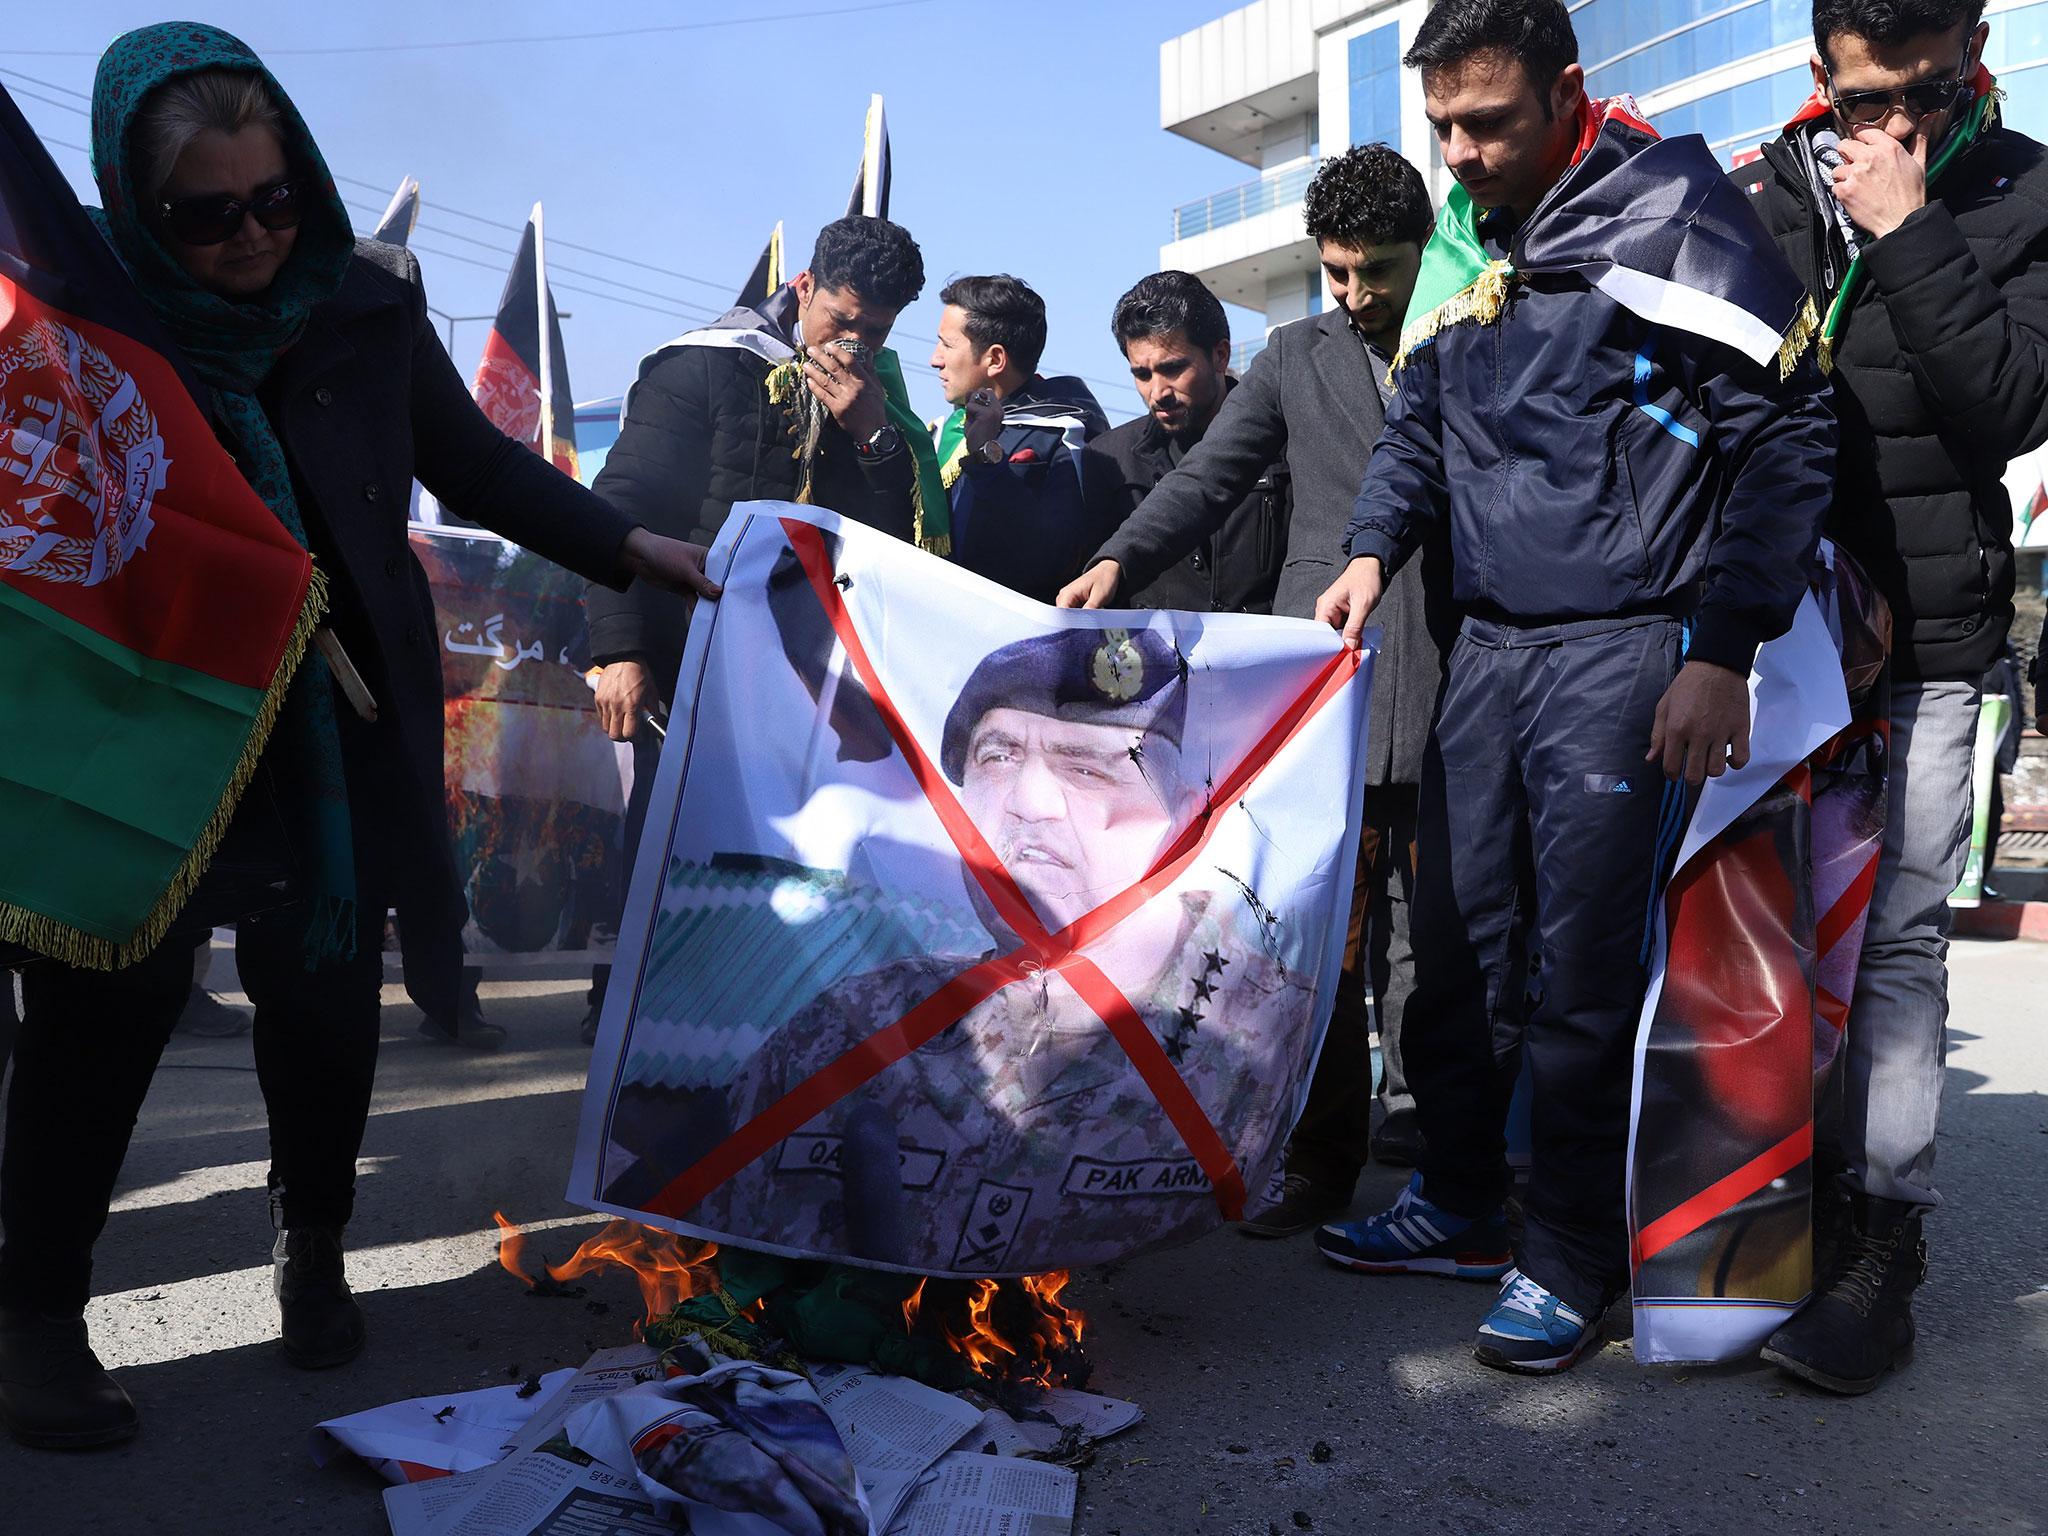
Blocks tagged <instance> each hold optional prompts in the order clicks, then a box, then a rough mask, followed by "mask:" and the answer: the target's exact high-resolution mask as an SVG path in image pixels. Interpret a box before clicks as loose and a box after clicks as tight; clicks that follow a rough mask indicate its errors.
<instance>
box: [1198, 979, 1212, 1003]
mask: <svg viewBox="0 0 2048 1536" xmlns="http://www.w3.org/2000/svg"><path fill="white" fill-rule="evenodd" d="M1194 982H1195V1001H1196V1002H1198V1003H1206V1002H1208V1001H1209V999H1210V998H1212V997H1214V996H1215V995H1216V983H1215V982H1213V981H1211V980H1210V979H1209V978H1208V977H1207V976H1206V975H1204V976H1197V977H1195V978H1194Z"/></svg>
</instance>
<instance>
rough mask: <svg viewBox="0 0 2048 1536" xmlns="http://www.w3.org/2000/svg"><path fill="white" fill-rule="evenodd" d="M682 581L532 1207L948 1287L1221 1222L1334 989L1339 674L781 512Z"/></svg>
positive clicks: (1348, 676) (1266, 624) (1228, 634)
mask: <svg viewBox="0 0 2048 1536" xmlns="http://www.w3.org/2000/svg"><path fill="white" fill-rule="evenodd" d="M712 569H713V571H714V572H715V573H719V574H720V575H721V579H722V580H723V581H724V583H725V587H726V596H725V598H724V599H723V600H722V601H720V602H719V603H717V604H716V605H711V606H707V607H705V608H702V609H700V610H699V614H698V619H697V622H696V623H695V624H694V625H693V626H692V628H691V634H690V650H689V654H688V657H687V658H686V660H685V662H684V665H683V669H682V675H681V680H680V682H679V685H678V689H677V700H678V708H677V710H676V724H675V726H674V727H673V728H672V730H671V731H670V734H669V737H668V741H667V745H666V747H665V749H664V751H663V755H662V767H661V777H660V778H659V780H658V781H657V783H656V786H655V789H654V800H653V804H654V810H653V812H652V814H651V815H650V816H649V819H648V831H647V835H646V837H645V838H644V840H643V842H642V846H641V849H640V855H639V859H638V862H637V865H636V868H635V871H634V879H633V888H632V896H631V898H630V900H629V902H628V905H627V916H626V923H625V934H626V936H627V937H626V938H625V939H624V940H623V941H622V945H621V950H620V959H619V967H618V969H616V970H615V971H614V980H613V989H612V992H611V994H610V997H609V998H608V1000H607V1006H606V1013H605V1018H604V1025H603V1030H602V1033H601V1034H600V1037H599V1040H598V1045H597V1050H596V1052H595V1054H594V1055H593V1057H592V1060H591V1076H590V1081H589V1086H588V1089H587V1091H586V1093H585V1098H584V1116H583V1127H582V1133H581V1136H580V1138H579V1141H578V1147H577V1157H576V1165H575V1170H574V1173H573V1175H572V1181H571V1185H570V1190H569V1198H570V1199H571V1200H574V1201H576V1202H578V1203H580V1204H584V1205H588V1206H591V1207H593V1208H596V1209H601V1210H608V1211H612V1212H615V1213H617V1214H620V1215H623V1216H629V1217H632V1218H634V1219H636V1220H641V1221H649V1222H654V1223H657V1224H659V1225H663V1226H666V1227H669V1228H671V1229H672V1230H675V1231H678V1232H684V1233H689V1234H692V1235H696V1236H708V1237H715V1238H717V1239H719V1240H721V1241H729V1242H731V1243H733V1244H735V1245H738V1246H740V1247H744V1248H753V1249H758V1250H763V1251H767V1252H771V1253H775V1254H781V1255H785V1256H791V1257H823V1258H843V1259H850V1260H853V1261H855V1262H858V1263H862V1264H867V1265H870V1266H874V1267H878V1268H884V1269H897V1270H902V1271H908V1272H912V1273H925V1274H933V1275H946V1276H954V1277H968V1278H971V1277H976V1276H995V1275H1024V1274H1034V1273H1038V1272H1042V1271H1047V1270H1055V1269H1065V1268H1070V1267H1074V1266H1079V1265H1084V1264H1096V1263H1102V1262H1104V1261H1107V1260H1111V1259H1115V1258H1119V1257H1122V1256H1124V1255H1126V1254H1129V1253H1132V1252H1136V1251H1139V1250H1141V1249H1145V1248H1148V1247H1153V1246H1156V1245H1159V1244H1163V1243H1169V1242H1174V1241H1180V1240H1184V1239H1187V1238H1191V1237H1195V1236H1198V1235H1200V1234H1201V1233H1203V1232H1205V1231H1207V1230H1209V1229H1211V1228H1212V1227H1214V1226H1215V1225H1217V1224H1218V1222H1219V1221H1221V1220H1224V1219H1226V1218H1230V1217H1235V1216H1237V1215H1238V1214H1239V1213H1240V1212H1241V1211H1242V1210H1243V1209H1244V1207H1245V1204H1246V1197H1247V1192H1248V1191H1249V1192H1251V1194H1253V1195H1254V1196H1256V1195H1258V1194H1259V1193H1260V1192H1261V1191H1262V1190H1263V1189H1264V1188H1265V1185H1266V1180H1267V1178H1268V1176H1269V1174H1270V1173H1271V1172H1272V1170H1273V1166H1274V1164H1275V1163H1276V1162H1277V1160H1278V1157H1279V1153H1280V1149H1281V1146H1282V1144H1283V1142H1284V1141H1285V1139H1286V1136H1287V1132H1288V1130H1289V1128H1290V1127H1291V1126H1292V1124H1293V1121H1294V1118H1295V1115H1296V1112H1297V1111H1298V1110H1299V1108H1300V1100H1301V1097H1302V1093H1303V1091H1304V1085H1305V1083H1306V1080H1307V1073H1308V1069H1309V1067H1310V1065H1311V1063H1312V1062H1313V1060H1314V1057H1315V1053H1316V1050H1317V1048H1318V1046H1319V1044H1320V1032H1321V1029H1322V1022H1323V1019H1324V1017H1325V1015H1326V1014H1327V1011H1328V1000H1329V998H1330V995H1331V992H1332V989H1333V988H1334V987H1335V985H1336V976H1337V970H1338V967H1339V964H1340V962H1341V958H1342V955H1341V951H1342V948H1343V939H1344V927H1345V920H1346V911H1347V908H1346V904H1347V902H1348V899H1349V894H1350V892H1349V887H1350V880H1351V874H1352V869H1353V866H1354V864H1355V862H1356V861H1355V857H1354V855H1353V850H1354V849H1355V848H1356V846H1357V836H1358V826H1357V805H1358V794H1357V771H1358V762H1359V754H1360V752H1361V750H1362V739H1363V734H1364V729H1365V719H1366V713H1365V705H1366V691H1367V687H1368V685H1369V681H1370V664H1371V652H1370V650H1368V651H1366V652H1364V653H1351V652H1345V651H1343V650H1342V649H1341V647H1340V646H1339V644H1338V642H1337V638H1336V636H1335V635H1333V634H1331V633H1330V632H1329V631H1327V630H1323V629H1319V628H1316V627H1313V626H1310V625H1307V624H1302V623H1298V622H1290V621H1286V620H1277V619H1265V618H1251V617H1244V616H1225V617H1215V616H1201V615H1192V614H1176V613H1152V614H1142V615H1141V614H1135V613H1077V612H1057V611H1055V610H1053V609H1050V608H1046V607H1043V606H1041V605H1039V604H1036V603H1031V602H1028V601H1026V600H1024V599H1022V598H1018V597H1015V596H1013V595H1012V594H1010V593H1008V592H1005V591H1002V590H1000V589H999V588H997V587H995V586H994V585H992V584H991V583H988V582H985V581H983V580H980V579H979V578H977V577H974V576H972V575H970V574H968V573H966V572H963V571H961V570H959V569H958V568H956V567H954V566H951V565H949V564H946V563H944V562H942V561H939V560H936V559H933V558H931V557H930V556H927V555H924V554H922V553H920V552H918V551H917V550H915V549H912V548H910V547H908V546H906V545H904V544H902V543H900V542H898V541H896V540H893V539H889V538H886V537H884V536H882V535H879V534H876V533H873V532H871V531H870V530H868V529H866V528H863V527H860V526H858V525H855V524H843V523H842V522H841V521H840V520H839V519H837V518H836V517H834V516H832V515H831V514H829V513H824V512H820V511H817V510H815V509H812V508H800V507H792V506H785V505H779V504H778V505H771V504H756V505H753V506H750V507H745V508H742V509H739V510H738V512H737V515H735V516H734V517H733V518H732V519H731V520H730V521H729V522H728V523H727V525H726V532H725V534H724V535H723V537H722V538H721V540H720V542H719V547H718V550H717V551H716V557H715V558H714V560H713V562H712ZM622 977H626V978H630V984H629V985H624V986H621V985H619V980H620V978H622Z"/></svg>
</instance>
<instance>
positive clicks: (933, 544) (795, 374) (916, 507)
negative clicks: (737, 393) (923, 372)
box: [768, 358, 953, 560]
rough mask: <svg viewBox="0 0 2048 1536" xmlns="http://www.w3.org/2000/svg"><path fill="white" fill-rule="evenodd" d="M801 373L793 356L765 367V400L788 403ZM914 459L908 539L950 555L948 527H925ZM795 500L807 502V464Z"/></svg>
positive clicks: (945, 556) (920, 484) (930, 550)
mask: <svg viewBox="0 0 2048 1536" xmlns="http://www.w3.org/2000/svg"><path fill="white" fill-rule="evenodd" d="M802 376H803V364H802V363H801V362H799V361H798V360H796V359H795V358H792V359H791V360H790V361H788V362H786V363H781V364H778V365H777V366H775V367H773V368H771V369H769V370H768V403H769V404H770V405H787V404H789V402H790V401H792V400H794V399H795V398H796V392H797V388H798V382H799V380H800V379H801V378H802ZM892 425H896V430H897V431H899V432H901V431H902V430H903V428H902V426H901V425H899V424H895V423H893V422H892ZM909 446H910V445H909V443H908V442H906V443H905V444H904V447H905V449H906V450H908V449H909ZM802 453H803V449H802V448H801V447H799V448H798V449H797V450H796V452H795V453H794V454H792V455H791V457H792V458H796V457H800V456H801V455H802ZM915 460H916V455H915V453H914V452H913V453H912V474H911V481H910V505H911V514H912V520H911V530H910V533H911V539H912V541H913V542H914V543H915V544H916V545H917V547H918V548H919V549H921V550H923V551H924V552H925V553H926V554H928V555H937V556H938V557H939V558H940V559H941V560H945V559H950V558H951V557H952V554H953V535H952V531H951V529H950V528H949V529H948V530H947V531H946V532H944V533H932V532H930V531H928V530H929V525H930V520H929V519H928V518H927V517H926V515H925V505H924V477H923V476H922V475H920V474H917V473H916V463H915ZM945 484H946V487H947V488H948V489H949V490H950V489H951V488H952V482H951V481H950V480H949V481H946V482H945ZM797 500H798V501H799V502H801V503H803V504H805V505H806V506H808V505H809V504H810V500H811V486H810V471H809V466H806V467H805V473H804V484H803V486H802V488H801V489H800V490H799V491H798V493H797Z"/></svg>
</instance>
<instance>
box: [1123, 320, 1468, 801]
mask: <svg viewBox="0 0 2048 1536" xmlns="http://www.w3.org/2000/svg"><path fill="white" fill-rule="evenodd" d="M1375 366H1376V364H1375V363H1374V361H1373V360H1372V359H1371V358H1370V357H1369V356H1368V355H1367V353H1366V350H1365V348H1364V347H1363V346H1362V345H1361V344H1360V342H1359V340H1358V337H1357V335H1356V334H1354V333H1353V331H1352V329H1351V326H1350V323H1349V322H1348V321H1347V320H1346V319H1345V317H1344V312H1343V311H1342V310H1341V309H1333V310H1326V311H1324V312H1323V313H1322V314H1319V315H1310V316H1309V317H1308V318H1307V319H1305V320H1296V321H1294V322H1293V323H1292V324H1289V325H1283V326H1281V327H1280V328H1279V329H1278V330H1277V331H1275V332H1273V334H1272V336H1271V337H1270V338H1268V340H1267V342H1266V346H1265V349H1264V350H1263V351H1262V352H1260V353H1259V355H1258V356H1257V357H1255V358H1253V359H1252V363H1251V367H1249V368H1247V369H1246V370H1245V375H1244V378H1243V380H1242V381H1241V382H1240V383H1239V384H1238V386H1237V388H1235V389H1233V390H1232V391H1231V392H1230V395H1229V397H1228V398H1227V399H1225V400H1224V402H1223V408H1222V409H1221V410H1219V411H1218V412H1217V413H1216V419H1215V420H1214V421H1212V422H1210V423H1209V430H1208V431H1207V432H1205V433H1203V434H1202V440H1201V441H1200V442H1199V443H1197V444H1195V446H1194V447H1193V448H1192V449H1190V450H1189V452H1188V455H1187V457H1186V458H1184V459H1182V460H1181V462H1180V466H1179V467H1178V468H1177V469H1175V470H1174V471H1173V472H1172V473H1171V474H1169V475H1168V476H1167V477H1166V478H1165V479H1163V480H1161V481H1160V482H1159V486H1158V488H1157V489H1156V490H1154V491H1153V492H1152V494H1151V495H1150V496H1147V497H1146V498H1145V501H1144V504H1143V505H1142V506H1140V507H1139V508H1138V510H1137V511H1136V512H1134V513H1132V514H1131V517H1130V519H1129V521H1127V522H1126V523H1125V524H1124V525H1123V527H1121V528H1119V529H1118V530H1117V531H1116V533H1115V534H1114V535H1113V536H1112V537H1111V538H1110V540H1109V542H1108V543H1106V544H1104V545H1103V546H1102V548H1101V549H1100V550H1099V551H1098V552H1097V556H1098V558H1100V559H1106V560H1114V561H1116V562H1117V563H1118V564H1120V565H1121V566H1122V567H1123V569H1124V579H1125V580H1126V582H1128V583H1129V584H1130V586H1131V587H1132V588H1133V589H1135V590H1138V591H1142V590H1144V588H1145V587H1147V586H1148V585H1150V584H1151V583H1152V582H1154V581H1156V580H1158V578H1159V576H1160V574H1161V573H1162V572H1164V571H1165V570H1167V569H1168V568H1169V567H1170V566H1172V565H1173V564H1175V563H1176V562H1178V561H1180V560H1182V559H1185V558H1186V557H1187V555H1188V553H1189V552H1190V551H1192V550H1194V549H1196V548H1198V547H1199V546H1200V544H1201V542H1202V541H1203V540H1204V539H1206V538H1209V537H1210V536H1211V535H1213V534H1214V532H1215V531H1216V530H1217V529H1218V528H1221V527H1222V526H1223V525H1224V524H1225V523H1226V522H1227V521H1228V520H1229V518H1230V515H1231V512H1232V511H1233V510H1234V509H1235V508H1236V507H1237V506H1238V504H1239V503H1240V502H1242V501H1243V499H1244V497H1245V496H1246V495H1247V494H1248V493H1249V492H1250V490H1251V488H1252V487H1253V486H1254V485H1256V484H1257V483H1258V481H1259V478H1260V476H1262V475H1264V474H1265V473H1266V471H1267V469H1268V467H1269V466H1270V465H1272V463H1273V462H1274V461H1275V460H1276V459H1285V460H1286V462H1287V468H1288V477H1289V484H1290V491H1291V499H1292V510H1291V512H1290V513H1289V515H1288V521H1287V551H1286V554H1285V555H1284V556H1283V558H1282V560H1281V566H1280V583H1279V586H1278V587H1277V588H1276V589H1275V591H1274V593H1273V612H1274V613H1276V614H1280V615H1283V616H1284V617H1287V618H1293V619H1307V618H1313V617H1314V616H1315V603H1316V599H1317V598H1318V597H1320V596H1321V595H1322V593H1323V589H1324V588H1326V587H1327V586H1329V584H1330V583H1331V582H1332V581H1333V580H1335V579H1336V576H1337V572H1338V570H1339V569H1340V568H1341V567H1342V566H1343V564H1344V525H1345V523H1346V521H1347V520H1348V519H1349V518H1350V516H1351V504H1352V501H1353V500H1354V499H1355V498H1356V497H1357V495H1358V484H1359V482H1360V481H1361V480H1362V479H1364V478H1365V464H1366V460H1367V459H1368V458H1369V457H1370V456H1371V454H1372V445H1373V441H1374V440H1375V439H1376V438H1377V437H1378V436H1379V435H1380V395H1379V386H1378V385H1377V384H1375V383H1374V382H1373V369H1374V367H1375ZM1447 572H1448V565H1447V562H1446V561H1445V559H1444V558H1443V556H1442V554H1441V553H1440V552H1439V551H1427V552H1425V554H1424V556H1423V558H1422V559H1420V560H1414V561H1410V562H1409V563H1408V565H1407V566H1406V567H1404V568H1403V569H1402V570H1401V571H1400V572H1398V573H1397V574H1396V575H1395V577H1394V579H1393V580H1392V581H1391V582H1389V583H1388V584H1387V594H1386V597H1385V598H1384V599H1383V600H1382V601H1381V603H1380V606H1379V609H1378V611H1377V612H1376V613H1375V614H1374V616H1373V622H1374V623H1375V624H1377V625H1379V626H1380V629H1381V650H1380V653H1379V655H1378V657H1377V658H1376V659H1375V661H1374V663H1373V674H1372V725H1371V727H1370V729H1369V730H1368V732H1367V736H1366V766H1365V782H1366V783H1367V784H1370V785H1381V784H1417V783H1420V782H1421V780H1422V750H1423V747H1424V746H1425V744H1426V743H1427V742H1428V740H1429V727H1430V723H1431V721H1433V720H1434V719H1435V717H1436V698H1437V694H1438V692H1439V691H1440V690H1441V688H1442V686H1443V675H1444V663H1443V658H1444V653H1445V652H1446V651H1447V650H1448V649H1449V647H1450V642H1451V639H1452V637H1453V636H1455V635H1456V633H1457V616H1456V614H1455V613H1454V612H1453V611H1452V609H1451V606H1450V602H1449V599H1448V596H1447V586H1448V583H1447Z"/></svg>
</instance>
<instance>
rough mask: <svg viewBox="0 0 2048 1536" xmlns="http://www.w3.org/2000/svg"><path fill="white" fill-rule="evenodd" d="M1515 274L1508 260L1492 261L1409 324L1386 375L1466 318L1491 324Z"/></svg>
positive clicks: (1505, 299)
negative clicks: (1417, 350)
mask: <svg viewBox="0 0 2048 1536" xmlns="http://www.w3.org/2000/svg"><path fill="white" fill-rule="evenodd" d="M1514 275H1515V269H1514V268H1513V267H1511V266H1509V265H1508V264H1507V263H1506V262H1504V261H1496V262H1490V263H1489V264H1488V265H1487V268H1486V270H1485V271H1484V272H1482V273H1480V274H1479V275H1478V276H1477V277H1475V278H1473V279H1472V281H1471V282H1470V283H1468V284H1466V286H1464V287H1463V288H1460V289H1459V290H1458V291H1457V292H1456V293H1454V294H1452V295H1451V296H1450V297H1449V298H1448V299H1445V300H1444V301H1443V303H1441V304H1439V305H1437V307H1436V308H1435V309H1432V310H1431V311H1430V312H1429V313H1428V314H1426V315H1424V316H1423V317H1422V318H1421V319H1420V320H1418V321H1416V322H1415V323H1414V324H1413V325H1411V326H1409V327H1408V328H1407V329H1406V330H1405V331H1403V332H1402V333H1401V350H1400V351H1399V352H1397V353H1395V354H1394V362H1393V366H1392V367H1391V368H1389V369H1388V370H1387V377H1388V378H1390V379H1391V378H1392V377H1393V376H1394V375H1395V374H1397V373H1399V372H1400V371H1401V368H1402V366H1403V365H1404V364H1405V363H1406V362H1407V361H1408V355H1409V354H1410V353H1411V352H1413V351H1414V350H1415V349H1416V348H1417V347H1420V346H1422V345H1423V344H1425V343H1426V342H1429V341H1433V340H1435V338H1436V335H1437V333H1438V332H1439V331H1442V330H1445V329H1447V328H1449V327H1450V326H1453V325H1462V324H1463V323H1464V322H1465V321H1467V320H1477V321H1478V322H1479V323H1480V324H1481V325H1491V324H1492V323H1493V322H1494V321H1496V320H1498V319H1499V318H1500V312H1501V309H1502V308H1503V307H1504V306H1505V305H1506V304H1507V301H1508V284H1509V283H1510V282H1511V281H1512V280H1513V279H1514Z"/></svg>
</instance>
